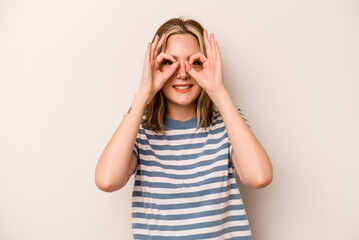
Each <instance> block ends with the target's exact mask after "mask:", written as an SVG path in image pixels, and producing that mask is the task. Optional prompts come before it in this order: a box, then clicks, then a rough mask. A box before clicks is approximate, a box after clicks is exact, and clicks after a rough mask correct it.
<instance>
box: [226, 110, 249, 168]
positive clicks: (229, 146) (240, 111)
mask: <svg viewBox="0 0 359 240" xmlns="http://www.w3.org/2000/svg"><path fill="white" fill-rule="evenodd" d="M238 112H239V114H240V115H241V117H242V118H243V120H244V122H245V123H246V124H247V126H248V127H249V128H250V129H252V126H251V125H250V123H249V121H248V120H247V118H246V117H245V116H244V114H243V111H242V110H241V109H240V108H238ZM228 148H229V151H228V152H229V166H230V167H232V168H234V165H233V162H232V154H233V148H232V145H231V141H230V140H229V138H228Z"/></svg>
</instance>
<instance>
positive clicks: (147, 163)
mask: <svg viewBox="0 0 359 240" xmlns="http://www.w3.org/2000/svg"><path fill="white" fill-rule="evenodd" d="M220 160H226V161H227V160H228V153H225V154H222V155H218V156H217V157H215V158H213V159H209V160H201V161H200V162H197V163H193V164H184V165H168V164H162V163H161V162H158V161H154V160H143V159H141V165H143V166H149V167H155V166H156V167H160V168H162V169H163V170H166V169H173V170H190V169H194V168H197V167H202V166H210V165H212V164H213V163H216V162H218V161H220Z"/></svg>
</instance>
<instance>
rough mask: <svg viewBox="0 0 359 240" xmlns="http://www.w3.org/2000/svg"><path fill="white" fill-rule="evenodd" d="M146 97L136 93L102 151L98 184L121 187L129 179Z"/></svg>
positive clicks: (98, 164)
mask: <svg viewBox="0 0 359 240" xmlns="http://www.w3.org/2000/svg"><path fill="white" fill-rule="evenodd" d="M145 107H146V98H145V97H144V95H143V94H141V93H140V92H138V93H136V95H135V97H134V99H133V101H132V104H131V107H130V108H129V110H128V112H127V113H126V115H125V116H124V118H123V119H122V121H121V123H120V125H119V126H118V128H117V129H116V131H115V133H114V134H113V136H112V137H111V139H110V141H109V143H108V144H107V146H106V148H105V149H104V151H103V152H102V154H101V156H100V159H99V161H98V163H97V166H96V173H95V178H96V184H97V185H98V186H103V188H115V189H119V188H120V187H122V186H123V185H124V184H125V181H127V179H128V169H129V164H130V158H131V154H132V150H133V147H134V144H135V141H136V136H137V133H138V129H139V126H140V124H141V120H142V116H143V112H144V109H145Z"/></svg>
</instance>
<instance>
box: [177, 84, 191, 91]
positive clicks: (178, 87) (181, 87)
mask: <svg viewBox="0 0 359 240" xmlns="http://www.w3.org/2000/svg"><path fill="white" fill-rule="evenodd" d="M190 87H191V86H189V85H187V86H174V88H176V89H182V90H183V89H188V88H190Z"/></svg>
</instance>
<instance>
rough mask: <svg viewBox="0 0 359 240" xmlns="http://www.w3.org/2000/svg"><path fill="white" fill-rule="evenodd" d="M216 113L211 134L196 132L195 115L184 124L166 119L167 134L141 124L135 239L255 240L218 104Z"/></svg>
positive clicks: (136, 147)
mask: <svg viewBox="0 0 359 240" xmlns="http://www.w3.org/2000/svg"><path fill="white" fill-rule="evenodd" d="M213 111H214V117H213V121H212V123H210V124H209V125H208V126H209V127H208V128H207V130H204V128H202V127H201V128H199V129H198V130H196V125H197V117H196V118H193V119H190V120H187V121H184V122H181V121H178V120H172V119H169V118H167V117H166V118H165V121H164V125H165V130H166V134H167V136H164V135H163V134H161V133H155V132H153V131H152V130H150V129H147V128H145V129H144V128H143V126H142V124H140V127H139V131H138V134H137V138H136V141H135V145H134V148H133V153H134V154H135V156H136V157H137V160H138V165H137V171H136V174H135V183H134V188H133V193H132V218H131V220H132V231H133V238H134V239H155V240H172V239H181V240H184V239H188V240H195V239H217V240H218V239H241V240H248V239H252V233H251V229H250V227H249V222H248V219H247V215H246V211H245V209H244V206H243V202H242V198H241V195H240V192H239V188H238V186H237V183H236V180H235V176H234V175H235V169H234V166H233V164H232V159H231V156H232V152H233V149H232V146H231V144H230V141H229V138H228V135H227V131H226V129H225V126H224V122H223V119H222V117H221V115H220V113H219V111H218V109H217V108H216V107H215V106H214V110H213ZM238 111H239V113H240V114H241V116H242V118H243V119H244V120H245V122H246V123H247V125H248V127H250V128H251V126H250V124H249V122H248V121H247V119H246V118H245V116H244V115H243V113H242V111H241V109H240V108H238Z"/></svg>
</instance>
